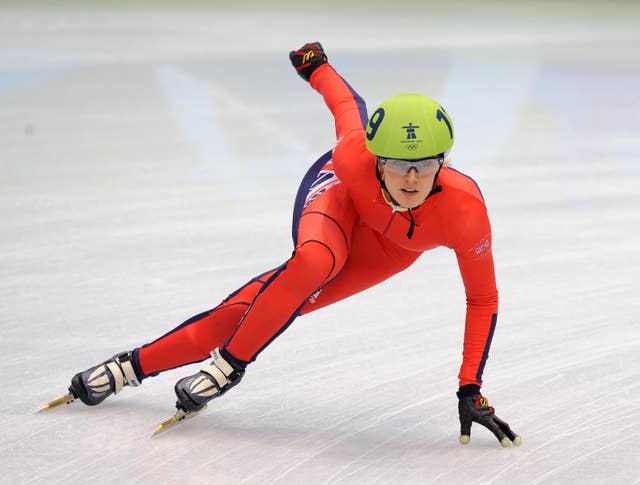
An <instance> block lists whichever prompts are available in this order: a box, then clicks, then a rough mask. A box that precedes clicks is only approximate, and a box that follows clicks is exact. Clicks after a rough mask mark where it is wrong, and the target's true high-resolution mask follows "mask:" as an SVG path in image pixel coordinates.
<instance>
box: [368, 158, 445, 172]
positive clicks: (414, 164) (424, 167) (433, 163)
mask: <svg viewBox="0 0 640 485" xmlns="http://www.w3.org/2000/svg"><path fill="white" fill-rule="evenodd" d="M378 160H379V161H380V163H381V164H382V166H383V167H384V168H385V170H389V171H390V172H393V173H397V174H399V175H404V174H407V173H409V171H410V170H411V169H412V168H415V170H416V172H417V173H418V175H431V174H432V173H433V172H435V171H436V170H437V169H438V168H439V167H440V165H442V162H443V161H444V157H443V156H442V155H439V156H437V157H429V158H421V159H420V160H405V159H402V158H384V157H378Z"/></svg>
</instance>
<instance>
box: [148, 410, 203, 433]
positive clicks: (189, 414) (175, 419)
mask: <svg viewBox="0 0 640 485" xmlns="http://www.w3.org/2000/svg"><path fill="white" fill-rule="evenodd" d="M206 408H207V406H206V405H205V406H204V407H203V408H202V409H201V410H200V411H183V410H182V409H178V411H176V414H174V415H173V416H172V417H170V418H169V419H167V420H166V421H163V422H162V423H160V424H159V425H158V427H157V428H156V430H155V431H154V432H153V434H152V435H151V437H154V436H156V435H159V434H160V433H162V432H163V431H166V430H168V429H169V428H172V427H173V426H175V425H176V424H178V423H181V422H182V421H184V420H186V419H189V418H193V417H194V416H195V415H196V414H200V412H202V410H204V409H206Z"/></svg>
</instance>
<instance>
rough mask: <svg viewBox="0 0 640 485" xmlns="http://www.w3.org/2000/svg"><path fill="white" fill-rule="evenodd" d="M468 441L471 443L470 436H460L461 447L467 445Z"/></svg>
mask: <svg viewBox="0 0 640 485" xmlns="http://www.w3.org/2000/svg"><path fill="white" fill-rule="evenodd" d="M469 441H471V436H469V435H466V434H462V435H460V443H461V444H463V445H468V444H469Z"/></svg>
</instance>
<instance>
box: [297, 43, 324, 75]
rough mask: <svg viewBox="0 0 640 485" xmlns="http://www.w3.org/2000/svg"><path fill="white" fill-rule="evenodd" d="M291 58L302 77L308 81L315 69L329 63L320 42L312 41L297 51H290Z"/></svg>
mask: <svg viewBox="0 0 640 485" xmlns="http://www.w3.org/2000/svg"><path fill="white" fill-rule="evenodd" d="M289 59H291V64H293V67H295V68H296V71H297V72H298V74H300V77H301V78H302V79H304V80H305V81H307V82H309V79H311V74H313V71H315V70H316V69H318V68H319V67H320V66H322V65H323V64H326V63H327V55H326V54H325V53H324V51H323V50H322V46H321V45H320V42H310V43H307V44H305V45H303V46H302V47H300V49H298V50H296V51H291V52H289Z"/></svg>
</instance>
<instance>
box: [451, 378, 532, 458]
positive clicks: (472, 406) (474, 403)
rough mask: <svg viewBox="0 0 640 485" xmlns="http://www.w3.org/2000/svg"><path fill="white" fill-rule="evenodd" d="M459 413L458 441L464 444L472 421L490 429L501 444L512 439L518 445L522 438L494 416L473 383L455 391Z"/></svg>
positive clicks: (468, 435)
mask: <svg viewBox="0 0 640 485" xmlns="http://www.w3.org/2000/svg"><path fill="white" fill-rule="evenodd" d="M456 394H457V396H458V412H459V414H460V443H462V444H463V445H466V444H467V443H469V441H470V440H471V423H473V422H474V421H475V422H476V423H479V424H481V425H482V426H484V427H485V428H487V429H488V430H489V431H491V432H492V433H493V434H494V435H496V438H498V441H500V444H501V445H502V446H509V445H510V444H511V442H512V441H513V444H514V445H515V446H520V444H521V443H522V438H520V436H518V435H517V434H515V433H514V432H513V431H512V430H511V428H510V427H509V425H508V424H507V423H505V422H504V421H502V420H501V419H500V418H498V416H496V414H495V411H494V409H493V407H491V406H489V401H488V400H487V398H486V397H483V396H482V394H480V388H479V387H478V386H476V385H474V384H469V385H466V386H462V387H461V388H460V390H459V391H458V392H457V393H456Z"/></svg>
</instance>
